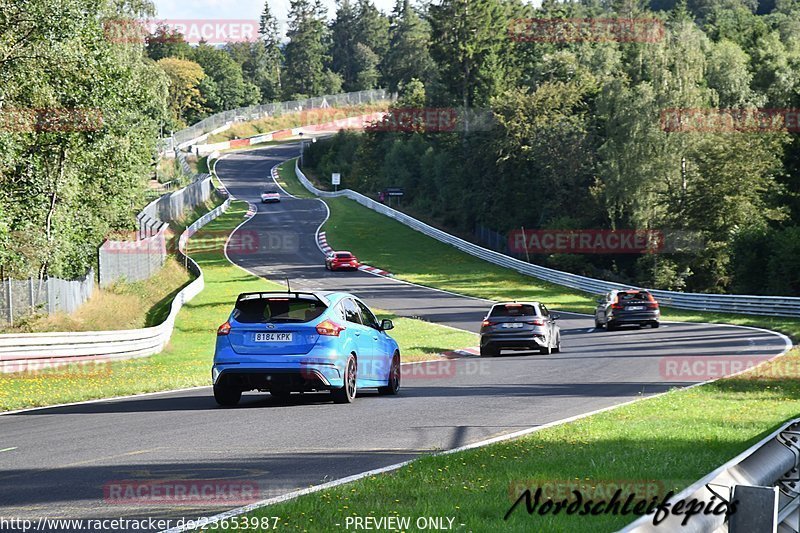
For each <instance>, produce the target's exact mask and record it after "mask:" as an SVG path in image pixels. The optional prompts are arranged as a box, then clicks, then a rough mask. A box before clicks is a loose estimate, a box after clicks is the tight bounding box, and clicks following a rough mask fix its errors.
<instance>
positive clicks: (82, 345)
mask: <svg viewBox="0 0 800 533" xmlns="http://www.w3.org/2000/svg"><path fill="white" fill-rule="evenodd" d="M229 206H230V199H226V200H225V202H223V203H222V204H221V205H220V206H219V207H217V208H216V209H214V210H213V211H210V212H209V213H206V214H205V215H203V216H202V217H200V218H199V219H198V220H196V221H195V222H194V223H193V224H192V225H191V226H189V227H188V228H186V230H184V232H183V233H182V234H181V236H180V239H179V250H178V256H179V258H180V259H181V261H183V262H184V264H185V265H186V267H187V268H188V269H189V270H190V271H191V272H193V273H194V274H195V275H197V278H196V279H195V280H194V281H192V282H191V283H190V284H189V285H187V286H186V287H184V288H183V290H181V291H180V292H179V293H178V294H177V295H176V296H175V299H174V300H173V301H172V304H171V305H170V312H169V316H167V318H166V320H164V322H162V323H161V324H159V325H157V326H152V327H149V328H142V329H132V330H121V331H86V332H75V333H27V334H21V335H17V334H5V335H0V374H1V373H8V372H25V371H27V370H39V369H42V368H48V367H53V366H60V365H64V364H69V363H82V362H86V361H93V362H98V361H100V362H104V361H115V360H122V359H132V358H135V357H145V356H148V355H153V354H156V353H159V352H160V351H161V350H163V349H164V346H166V344H167V342H169V339H170V336H171V335H172V330H173V327H174V325H175V319H176V317H177V316H178V311H180V309H181V307H182V306H183V304H184V303H186V302H188V301H189V300H191V299H192V298H194V297H195V296H197V295H198V294H199V293H200V291H202V290H203V286H204V279H203V272H202V270H200V267H199V266H198V265H197V263H195V261H194V260H193V259H192V258H190V257H188V256H187V255H185V250H186V242H187V240H188V239H189V237H190V236H191V235H193V234H194V233H195V232H196V231H197V230H199V229H200V228H202V227H203V226H205V225H206V224H207V223H209V222H210V221H212V220H214V219H215V218H217V217H218V216H219V215H221V214H222V213H224V212H225V211H227V210H228V207H229Z"/></svg>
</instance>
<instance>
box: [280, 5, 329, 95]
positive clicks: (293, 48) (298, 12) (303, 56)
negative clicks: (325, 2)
mask: <svg viewBox="0 0 800 533" xmlns="http://www.w3.org/2000/svg"><path fill="white" fill-rule="evenodd" d="M324 17H325V10H324V8H323V7H322V4H321V3H320V2H319V0H291V6H290V8H289V29H288V31H287V32H286V36H287V37H288V38H289V42H288V43H287V44H286V49H285V54H286V65H285V70H284V76H283V94H284V98H286V99H296V98H303V97H309V96H317V95H320V94H323V93H324V92H325V91H326V90H327V89H328V88H329V87H330V86H331V83H330V81H329V79H330V76H329V75H328V74H327V72H326V69H325V64H326V62H327V60H328V56H327V54H326V49H325V29H326V26H325V22H324Z"/></svg>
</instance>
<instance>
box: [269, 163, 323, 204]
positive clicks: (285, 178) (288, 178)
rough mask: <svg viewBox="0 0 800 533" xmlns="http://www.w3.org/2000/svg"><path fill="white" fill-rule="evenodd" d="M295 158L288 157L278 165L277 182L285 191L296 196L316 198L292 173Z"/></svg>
mask: <svg viewBox="0 0 800 533" xmlns="http://www.w3.org/2000/svg"><path fill="white" fill-rule="evenodd" d="M294 165H295V159H290V160H289V161H286V162H284V163H281V165H280V166H279V167H278V184H279V185H280V186H281V187H283V188H284V190H285V191H286V192H288V193H289V194H291V195H293V196H297V197H298V198H316V196H314V195H313V194H311V193H310V192H309V191H308V190H307V189H306V188H305V187H303V185H302V184H301V183H300V181H298V179H297V175H296V174H295V173H294Z"/></svg>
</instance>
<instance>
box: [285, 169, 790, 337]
mask: <svg viewBox="0 0 800 533" xmlns="http://www.w3.org/2000/svg"><path fill="white" fill-rule="evenodd" d="M280 177H281V185H282V186H283V187H284V188H286V189H287V190H288V191H289V192H290V193H292V194H296V195H297V196H303V195H305V197H308V196H310V193H309V192H308V191H306V190H305V188H304V187H303V186H302V185H301V184H300V182H299V181H298V180H297V177H296V176H295V174H294V160H292V161H289V162H286V163H284V164H283V165H282V170H281V172H280ZM296 191H298V192H296ZM300 191H303V192H300ZM325 202H326V203H327V204H328V207H330V210H331V216H330V219H329V220H328V222H326V224H325V226H324V227H323V229H324V230H325V231H326V232H327V237H328V243H329V244H330V245H331V246H332V247H333V248H334V249H343V250H350V251H352V252H353V253H355V254H356V255H357V256H358V258H359V259H360V260H361V261H363V262H364V263H367V264H370V265H373V266H376V267H379V268H383V269H385V270H388V271H389V272H391V273H393V274H394V275H395V276H396V277H398V278H400V279H403V280H406V281H410V282H413V283H419V284H420V285H425V286H428V287H435V288H438V289H445V290H449V291H452V292H456V293H459V294H466V295H469V296H477V297H480V298H487V299H490V300H515V299H517V300H523V299H533V300H537V301H542V302H545V303H547V304H548V306H549V307H550V308H553V309H559V310H562V311H573V312H576V313H590V314H591V313H593V312H594V308H595V299H596V296H594V295H591V294H588V293H583V292H580V291H576V290H573V289H568V288H566V287H562V286H560V285H554V284H551V283H547V282H545V281H541V280H538V279H536V278H532V277H530V276H525V275H522V274H519V273H517V272H514V271H513V270H509V269H507V268H503V267H500V266H497V265H493V264H492V263H488V262H486V261H483V260H481V259H478V258H477V257H474V256H471V255H469V254H466V253H464V252H461V251H459V250H457V249H456V248H454V247H452V246H450V245H447V244H444V243H442V242H439V241H437V240H435V239H432V238H430V237H427V236H425V235H423V234H422V233H419V232H418V231H414V230H413V229H411V228H409V227H408V226H405V225H403V224H401V223H399V222H397V221H396V220H394V219H391V218H389V217H386V216H383V215H381V214H379V213H376V212H375V211H372V210H371V209H367V208H366V207H363V206H361V205H359V204H358V203H356V202H354V201H352V200H349V199H347V198H326V199H325ZM662 317H663V319H664V320H676V321H686V322H712V323H718V324H736V325H740V326H756V327H762V328H768V329H772V330H775V331H780V332H782V333H785V334H787V335H789V336H790V337H792V339H795V340H797V339H800V319H796V318H783V317H764V316H750V315H737V314H730V313H710V312H700V311H688V310H683V309H673V308H669V307H662Z"/></svg>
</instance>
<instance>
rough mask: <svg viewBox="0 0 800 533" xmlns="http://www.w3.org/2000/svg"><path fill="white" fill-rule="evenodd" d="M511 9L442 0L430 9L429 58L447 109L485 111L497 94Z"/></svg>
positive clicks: (485, 0)
mask: <svg viewBox="0 0 800 533" xmlns="http://www.w3.org/2000/svg"><path fill="white" fill-rule="evenodd" d="M508 7H509V6H508V4H507V3H505V2H502V0H442V1H441V3H439V4H432V5H431V6H430V13H429V18H430V22H431V27H432V43H431V56H432V57H433V59H434V61H435V62H436V65H437V70H438V72H439V74H440V82H441V93H442V94H440V95H439V97H438V99H439V100H441V101H443V102H444V103H450V104H454V103H455V104H458V105H462V106H464V107H465V108H466V107H472V106H473V105H487V104H488V103H489V98H490V97H491V96H493V95H495V94H497V93H498V92H499V89H500V88H501V87H502V84H503V78H504V74H503V71H502V69H501V57H502V55H503V54H504V53H505V52H506V47H507V43H508V38H507V30H508V9H507V8H508Z"/></svg>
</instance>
